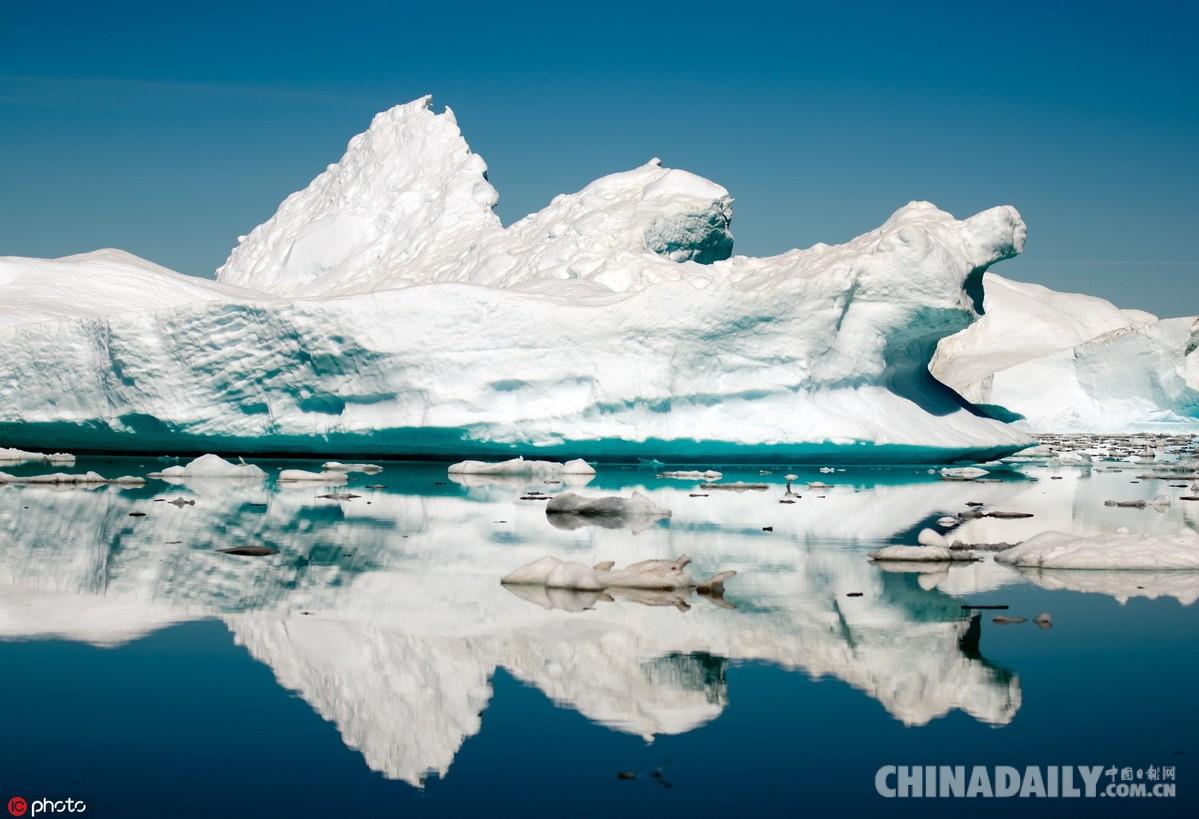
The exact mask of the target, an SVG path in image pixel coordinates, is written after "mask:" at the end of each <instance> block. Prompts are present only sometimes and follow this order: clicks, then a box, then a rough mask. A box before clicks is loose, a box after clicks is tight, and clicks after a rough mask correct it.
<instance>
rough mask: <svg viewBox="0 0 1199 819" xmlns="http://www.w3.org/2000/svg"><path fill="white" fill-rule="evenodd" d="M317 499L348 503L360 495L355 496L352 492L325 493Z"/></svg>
mask: <svg viewBox="0 0 1199 819" xmlns="http://www.w3.org/2000/svg"><path fill="white" fill-rule="evenodd" d="M317 497H318V498H324V499H326V500H335V501H349V500H354V498H361V497H362V496H361V495H355V494H354V493H353V492H327V493H325V494H324V495H317Z"/></svg>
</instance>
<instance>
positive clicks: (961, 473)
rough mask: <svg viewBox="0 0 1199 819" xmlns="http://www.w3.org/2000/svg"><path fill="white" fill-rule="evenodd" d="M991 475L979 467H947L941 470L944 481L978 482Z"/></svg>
mask: <svg viewBox="0 0 1199 819" xmlns="http://www.w3.org/2000/svg"><path fill="white" fill-rule="evenodd" d="M990 474H991V473H990V472H988V471H987V470H985V469H979V468H978V467H977V466H947V467H945V468H944V469H942V470H941V480H943V481H976V480H978V479H979V478H981V477H983V476H984V475H990Z"/></svg>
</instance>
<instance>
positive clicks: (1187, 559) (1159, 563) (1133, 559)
mask: <svg viewBox="0 0 1199 819" xmlns="http://www.w3.org/2000/svg"><path fill="white" fill-rule="evenodd" d="M995 559H996V560H997V561H999V562H1000V563H1007V564H1009V565H1012V566H1026V567H1037V568H1045V569H1125V570H1134V571H1150V570H1153V571H1156V570H1173V569H1190V570H1196V569H1199V533H1197V532H1195V531H1194V530H1192V529H1183V530H1182V531H1180V532H1174V533H1171V534H1159V535H1130V534H1096V535H1090V536H1079V535H1075V534H1066V533H1063V532H1043V533H1042V534H1039V535H1037V536H1036V537H1034V538H1031V539H1029V540H1026V541H1024V542H1023V543H1021V544H1020V545H1019V546H1014V547H1012V548H1011V549H1006V550H1004V551H1002V552H999V553H998V554H997V555H995Z"/></svg>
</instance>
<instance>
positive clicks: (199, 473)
mask: <svg viewBox="0 0 1199 819" xmlns="http://www.w3.org/2000/svg"><path fill="white" fill-rule="evenodd" d="M150 477H151V478H253V479H256V480H262V479H263V478H265V477H266V472H264V471H262V469H261V468H259V467H257V466H254V465H253V464H248V463H245V462H244V461H243V462H242V463H236V464H235V463H231V462H229V461H226V460H225V459H224V458H222V457H221V456H220V455H213V454H211V453H209V454H207V455H201V456H200V457H199V458H196V459H195V460H193V461H189V462H188V463H187V464H185V465H183V466H168V467H167V468H166V469H164V470H162V471H161V472H151V473H150Z"/></svg>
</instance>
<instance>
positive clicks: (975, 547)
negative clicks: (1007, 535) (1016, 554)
mask: <svg viewBox="0 0 1199 819" xmlns="http://www.w3.org/2000/svg"><path fill="white" fill-rule="evenodd" d="M1018 545H1019V544H1017V543H963V542H962V541H960V540H955V541H954V542H953V543H951V544H949V548H950V549H953V550H954V551H955V552H1004V551H1007V550H1008V549H1011V548H1012V547H1014V546H1018Z"/></svg>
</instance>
